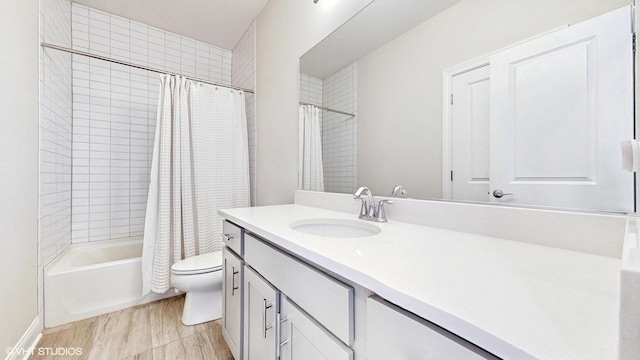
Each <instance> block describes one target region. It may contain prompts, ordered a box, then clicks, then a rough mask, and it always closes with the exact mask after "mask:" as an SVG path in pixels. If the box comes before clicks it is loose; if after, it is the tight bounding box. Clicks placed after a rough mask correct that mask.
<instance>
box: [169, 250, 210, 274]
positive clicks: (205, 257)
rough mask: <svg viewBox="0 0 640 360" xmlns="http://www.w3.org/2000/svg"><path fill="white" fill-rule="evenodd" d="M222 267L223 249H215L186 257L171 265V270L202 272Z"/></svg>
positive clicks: (192, 272) (183, 272)
mask: <svg viewBox="0 0 640 360" xmlns="http://www.w3.org/2000/svg"><path fill="white" fill-rule="evenodd" d="M220 268H222V251H214V252H212V253H208V254H201V255H196V256H192V257H190V258H186V259H184V260H182V261H178V262H177V263H175V264H173V265H172V266H171V271H173V272H174V273H178V274H201V273H205V272H211V271H215V270H219V269H220Z"/></svg>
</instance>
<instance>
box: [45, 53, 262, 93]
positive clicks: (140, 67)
mask: <svg viewBox="0 0 640 360" xmlns="http://www.w3.org/2000/svg"><path fill="white" fill-rule="evenodd" d="M40 46H42V47H44V48H49V49H54V50H60V51H64V52H68V53H71V54H76V55H81V56H86V57H90V58H93V59H98V60H104V61H108V62H111V63H114V64H120V65H124V66H129V67H133V68H136V69H141V70H147V71H151V72H155V73H159V74H169V75H178V76H184V75H182V74H178V73H174V72H170V71H164V70H160V69H154V68H151V67H148V66H142V65H136V64H133V63H130V62H126V61H122V60H116V59H112V58H108V57H106V56H101V55H96V54H92V53H88V52H85V51H80V50H74V49H70V48H67V47H63V46H58V45H53V44H49V43H46V42H41V43H40ZM184 77H185V78H187V79H189V80H194V81H198V82H201V83H205V84H210V85H215V86H220V87H224V88H228V89H233V90H242V91H244V92H246V93H250V94H254V93H255V92H254V91H253V90H251V89H245V88H241V87H235V86H229V85H224V84H220V83H215V82H211V81H207V80H202V79H198V78H194V77H190V76H184Z"/></svg>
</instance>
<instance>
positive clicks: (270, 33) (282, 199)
mask: <svg viewBox="0 0 640 360" xmlns="http://www.w3.org/2000/svg"><path fill="white" fill-rule="evenodd" d="M369 2H370V0H350V1H338V0H321V1H319V2H318V3H317V4H314V3H313V1H312V0H270V1H269V2H268V3H267V5H266V6H265V8H264V9H263V10H262V12H261V13H260V15H259V16H258V18H257V20H256V39H257V41H256V65H257V68H256V91H257V93H256V125H257V134H258V137H257V151H256V152H257V164H256V165H257V170H256V176H257V179H256V180H257V194H256V195H257V200H256V202H257V204H258V205H269V204H282V203H291V202H293V194H294V190H296V189H297V186H298V184H297V179H298V95H299V91H298V76H299V73H298V58H299V57H300V56H301V55H302V54H304V53H305V52H306V51H307V50H309V49H310V48H311V47H313V45H315V44H316V43H318V42H319V41H320V40H321V39H322V38H324V37H325V36H327V35H328V34H329V33H330V32H332V31H333V30H335V29H336V28H337V27H338V26H340V25H341V24H342V23H343V22H344V21H345V20H346V19H348V18H349V17H350V16H352V15H354V14H355V13H356V12H357V11H358V10H360V9H361V8H363V7H364V6H365V5H366V4H368V3H369Z"/></svg>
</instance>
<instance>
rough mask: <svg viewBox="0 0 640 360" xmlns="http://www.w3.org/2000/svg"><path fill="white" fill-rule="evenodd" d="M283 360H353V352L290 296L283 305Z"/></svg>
mask: <svg viewBox="0 0 640 360" xmlns="http://www.w3.org/2000/svg"><path fill="white" fill-rule="evenodd" d="M280 318H281V319H282V320H281V322H282V325H281V330H280V342H281V344H282V345H281V350H280V351H281V352H280V359H281V360H352V359H353V351H352V350H351V349H350V348H348V347H347V346H346V345H344V344H343V343H342V342H340V340H338V339H337V338H335V337H334V336H333V335H332V334H330V333H329V332H328V331H327V330H325V329H324V328H323V327H322V325H320V324H319V323H317V322H316V321H315V320H313V319H311V317H309V315H307V314H306V313H304V312H303V311H302V310H300V309H299V308H298V307H297V306H296V305H294V304H293V303H292V302H291V301H290V300H289V299H288V298H287V297H286V296H284V295H282V301H281V303H280Z"/></svg>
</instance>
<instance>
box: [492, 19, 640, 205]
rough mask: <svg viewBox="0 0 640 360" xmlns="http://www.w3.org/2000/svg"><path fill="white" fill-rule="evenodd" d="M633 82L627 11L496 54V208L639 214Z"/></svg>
mask: <svg viewBox="0 0 640 360" xmlns="http://www.w3.org/2000/svg"><path fill="white" fill-rule="evenodd" d="M632 79H633V73H632V34H631V24H630V8H629V7H624V8H621V9H619V10H615V11H613V12H610V13H607V14H605V15H602V16H599V17H597V18H594V19H591V20H587V21H585V22H582V23H579V24H576V25H573V26H570V27H569V28H567V29H564V30H560V31H557V32H554V33H552V34H549V35H545V36H543V37H540V38H538V39H535V40H532V41H529V42H527V43H524V44H522V45H518V46H515V47H513V48H510V49H508V50H505V51H503V52H500V53H498V54H496V55H494V56H491V149H490V154H491V155H490V170H491V171H490V173H491V186H490V188H491V191H492V193H493V192H494V190H501V191H502V192H503V193H511V194H513V195H505V196H503V197H494V196H492V197H491V199H492V201H496V202H504V203H516V204H532V205H545V206H554V207H563V208H578V209H599V210H620V211H633V199H634V191H633V175H632V174H631V173H628V172H625V171H623V170H622V169H621V161H620V142H621V141H622V140H625V139H630V138H632V137H633V92H632ZM497 195H498V196H499V195H500V194H497Z"/></svg>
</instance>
